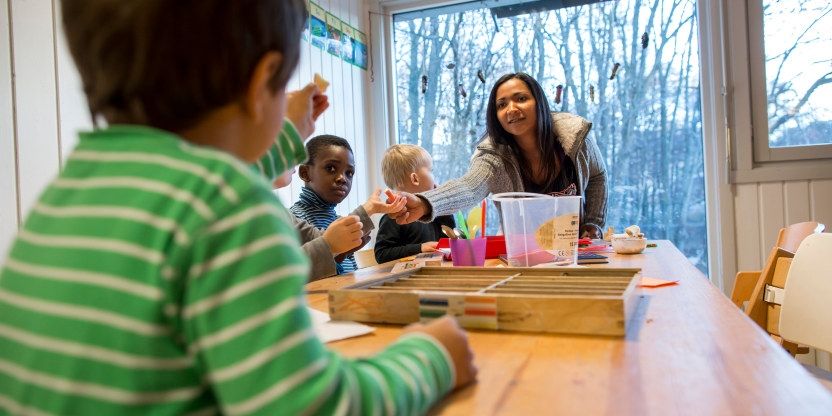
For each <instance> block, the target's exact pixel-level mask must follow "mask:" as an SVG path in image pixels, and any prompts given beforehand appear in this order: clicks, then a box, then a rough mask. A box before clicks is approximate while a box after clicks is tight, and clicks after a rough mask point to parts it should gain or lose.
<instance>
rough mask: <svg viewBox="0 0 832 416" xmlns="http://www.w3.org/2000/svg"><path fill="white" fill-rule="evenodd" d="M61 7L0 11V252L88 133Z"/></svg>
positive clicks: (41, 3)
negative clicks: (80, 135) (84, 131)
mask: <svg viewBox="0 0 832 416" xmlns="http://www.w3.org/2000/svg"><path fill="white" fill-rule="evenodd" d="M59 13H60V11H59V3H58V2H57V1H50V0H29V1H24V0H11V1H10V0H5V1H4V2H3V5H2V10H0V32H2V36H0V92H1V93H2V94H0V151H2V153H1V154H0V253H3V255H5V253H6V251H7V249H8V245H9V241H10V239H11V236H12V235H13V234H14V232H15V230H16V229H17V227H18V225H19V224H20V222H22V221H23V219H24V218H25V215H26V212H27V211H28V209H29V208H30V207H31V206H32V204H34V202H35V200H36V199H37V197H38V195H39V194H40V192H41V190H42V189H43V188H44V186H45V185H46V184H47V183H48V182H49V181H50V180H51V179H52V178H53V177H54V176H55V175H56V174H57V172H58V169H59V167H60V165H61V160H62V157H63V155H64V154H65V153H66V152H67V151H68V150H69V149H70V148H71V147H72V146H74V144H75V143H76V142H77V137H76V132H77V130H79V129H87V128H89V127H90V122H89V117H88V116H87V112H86V104H85V103H84V101H83V96H82V92H81V87H80V82H79V80H78V76H77V74H76V73H75V70H74V67H73V65H72V62H71V58H70V57H69V52H68V50H67V48H66V44H65V41H64V37H63V33H62V32H61V31H60V30H58V28H59V27H60V22H59V21H60V19H59Z"/></svg>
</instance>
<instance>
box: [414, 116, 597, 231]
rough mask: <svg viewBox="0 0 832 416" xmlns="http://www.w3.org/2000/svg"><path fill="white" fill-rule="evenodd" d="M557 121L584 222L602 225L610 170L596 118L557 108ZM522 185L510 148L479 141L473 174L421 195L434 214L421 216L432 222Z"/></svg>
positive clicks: (472, 163)
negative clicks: (592, 134) (596, 136)
mask: <svg viewBox="0 0 832 416" xmlns="http://www.w3.org/2000/svg"><path fill="white" fill-rule="evenodd" d="M552 121H553V123H554V130H555V135H556V136H557V138H558V140H560V144H561V146H563V149H564V150H565V151H566V155H567V156H569V158H570V159H571V160H572V163H573V164H574V165H575V168H576V169H575V170H576V173H577V177H578V183H577V184H575V185H576V186H577V187H578V190H579V191H580V195H582V196H583V204H582V205H583V210H582V213H581V226H583V225H586V224H592V225H595V226H597V227H598V228H599V229H601V230H603V227H604V222H605V220H606V215H607V171H606V168H605V167H604V160H603V158H602V157H601V151H600V150H598V146H597V145H596V144H595V141H594V140H592V139H591V138H589V137H587V135H588V134H589V130H590V129H591V128H592V123H590V122H589V121H588V120H586V119H584V118H583V117H580V116H576V115H574V114H569V113H552ZM523 190H524V187H523V179H522V178H521V176H520V169H519V166H518V163H517V160H515V158H514V157H513V156H512V152H511V149H510V148H508V146H505V145H502V146H501V145H498V144H496V143H494V142H493V141H492V140H491V138H490V137H486V138H484V139H483V140H482V141H481V142H480V144H479V145H477V150H476V152H475V153H474V156H473V157H472V158H471V165H470V166H469V168H468V173H466V174H465V175H464V176H462V177H461V178H458V179H453V180H450V181H448V182H446V183H444V184H443V185H441V186H439V187H437V188H435V189H433V190H430V191H427V192H424V193H421V194H418V195H419V196H421V197H422V198H423V199H424V200H426V201H427V202H428V205H429V206H430V208H429V211H430V213H429V214H428V215H427V216H425V217H423V218H421V220H422V221H433V219H434V218H436V216H438V215H448V214H453V213H454V212H456V211H458V210H461V209H468V208H470V207H473V206H475V205H477V204H478V203H479V202H480V201H481V200H483V199H484V198H485V197H487V196H488V195H489V194H497V193H501V192H520V191H523Z"/></svg>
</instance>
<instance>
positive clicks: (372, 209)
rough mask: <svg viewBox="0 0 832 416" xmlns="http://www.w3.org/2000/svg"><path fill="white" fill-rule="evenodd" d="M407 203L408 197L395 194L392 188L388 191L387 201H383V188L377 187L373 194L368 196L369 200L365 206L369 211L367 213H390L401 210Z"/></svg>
mask: <svg viewBox="0 0 832 416" xmlns="http://www.w3.org/2000/svg"><path fill="white" fill-rule="evenodd" d="M405 203H407V199H405V198H404V197H402V196H398V195H396V194H394V193H393V192H392V191H390V190H388V191H387V203H384V202H382V200H381V189H378V188H376V190H375V191H373V194H372V195H370V197H369V198H367V202H365V203H364V205H363V207H364V210H365V211H367V215H373V214H389V213H391V212H399V211H401V210H402V208H404V204H405Z"/></svg>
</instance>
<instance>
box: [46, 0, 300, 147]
mask: <svg viewBox="0 0 832 416" xmlns="http://www.w3.org/2000/svg"><path fill="white" fill-rule="evenodd" d="M61 3H62V11H63V13H62V14H63V24H64V30H65V33H66V36H67V42H68V44H69V49H70V51H71V53H72V56H73V58H74V59H75V64H76V66H77V67H78V72H79V73H80V74H81V80H82V82H83V86H84V92H85V94H86V95H87V101H88V102H89V107H90V113H91V116H92V119H93V123H94V124H98V123H97V122H98V121H99V117H103V118H104V119H105V120H106V121H107V122H108V123H111V124H116V123H130V124H144V125H149V126H153V127H157V128H160V129H165V130H169V131H174V132H176V131H181V130H183V129H187V128H189V127H192V126H193V125H195V124H196V123H197V122H199V121H200V119H201V118H202V117H203V116H205V115H206V114H207V113H208V112H209V111H211V110H214V109H217V108H219V107H222V106H224V105H226V104H228V103H230V102H233V101H235V100H237V99H239V98H240V97H241V95H242V94H243V92H244V91H245V88H247V87H248V83H249V81H250V78H251V76H252V72H253V70H254V68H255V66H256V65H257V63H258V61H259V60H260V59H261V58H262V57H263V56H264V55H265V54H266V53H267V52H271V51H274V52H279V53H280V54H281V55H282V57H283V58H282V61H281V64H280V66H279V68H276V69H275V72H274V74H273V75H272V78H271V79H270V80H269V86H270V87H271V88H272V90H273V91H277V90H278V89H281V88H285V86H286V83H287V82H288V80H289V77H290V76H291V74H292V72H293V71H294V69H295V66H296V65H297V62H298V59H299V54H300V42H299V37H300V33H301V31H302V30H303V27H304V24H305V22H306V18H307V10H306V5H305V4H304V1H303V0H269V1H265V0H176V1H168V0H145V1H134V0H128V1H124V0H63V1H62V2H61Z"/></svg>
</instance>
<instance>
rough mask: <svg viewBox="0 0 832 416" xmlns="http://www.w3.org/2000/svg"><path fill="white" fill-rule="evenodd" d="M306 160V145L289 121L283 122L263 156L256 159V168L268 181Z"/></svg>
mask: <svg viewBox="0 0 832 416" xmlns="http://www.w3.org/2000/svg"><path fill="white" fill-rule="evenodd" d="M305 161H306V147H304V145H303V139H302V138H301V137H300V134H299V133H298V130H297V129H296V128H295V125H294V124H292V122H291V121H289V120H288V119H286V120H285V121H284V122H283V130H281V131H280V134H278V135H277V139H275V141H274V144H272V146H271V147H270V148H269V150H268V151H267V152H266V154H265V155H263V157H261V158H260V160H258V161H257V163H256V165H257V169H258V170H260V173H262V174H263V176H265V177H266V178H268V179H269V182H271V181H273V180H274V179H276V178H277V177H278V176H280V174H281V173H283V172H286V171H287V170H289V169H291V168H292V167H294V166H296V165H299V164H301V163H303V162H305Z"/></svg>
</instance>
